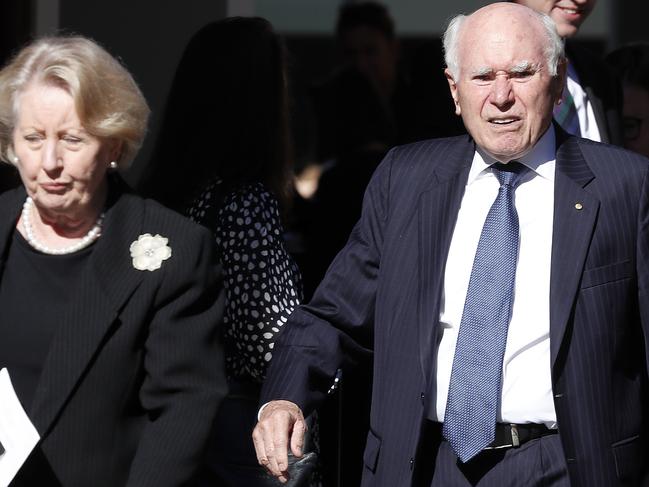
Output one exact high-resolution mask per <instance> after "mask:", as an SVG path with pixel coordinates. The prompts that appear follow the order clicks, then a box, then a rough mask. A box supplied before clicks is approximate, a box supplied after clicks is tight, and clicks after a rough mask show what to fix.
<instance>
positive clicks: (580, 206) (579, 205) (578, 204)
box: [575, 203, 584, 210]
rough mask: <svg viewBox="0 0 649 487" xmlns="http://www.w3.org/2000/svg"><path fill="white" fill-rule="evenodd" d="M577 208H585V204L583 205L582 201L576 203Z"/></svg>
mask: <svg viewBox="0 0 649 487" xmlns="http://www.w3.org/2000/svg"><path fill="white" fill-rule="evenodd" d="M575 208H576V209H577V210H582V209H583V208H584V205H582V204H581V203H575Z"/></svg>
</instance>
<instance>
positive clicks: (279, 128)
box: [143, 17, 302, 487]
mask: <svg viewBox="0 0 649 487" xmlns="http://www.w3.org/2000/svg"><path fill="white" fill-rule="evenodd" d="M287 98H288V92H287V85H286V62H285V51H284V45H283V42H282V40H281V38H280V36H279V35H277V34H276V33H275V32H274V30H273V28H272V26H271V24H270V23H269V22H268V21H266V20H265V19H262V18H242V17H234V18H228V19H225V20H221V21H217V22H212V23H210V24H207V25H206V26H205V27H203V28H202V29H201V30H200V31H199V32H197V33H196V34H195V35H194V36H193V38H192V39H191V40H190V42H189V44H188V45H187V47H186V49H185V51H184V53H183V56H182V59H181V61H180V63H179V65H178V69H177V71H176V75H175V78H174V81H173V84H172V87H171V91H170V93H169V98H168V101H167V106H166V111H165V114H164V120H163V123H162V128H161V131H160V135H159V137H158V140H157V146H156V149H155V151H154V157H153V159H152V161H151V164H150V167H149V173H148V176H147V177H146V178H145V179H144V181H143V185H144V189H145V192H146V193H147V194H150V195H151V196H153V197H154V198H156V199H158V200H159V201H161V202H162V203H163V204H165V205H168V206H170V207H172V208H174V209H177V210H178V211H181V212H182V213H184V214H186V215H188V216H189V217H190V218H191V219H192V220H194V221H196V222H198V223H200V224H201V225H204V226H206V227H207V228H209V229H210V230H211V232H212V234H213V236H214V241H215V243H216V247H217V250H218V258H219V260H220V262H221V263H222V265H223V273H224V277H225V282H224V284H225V291H226V308H225V316H224V334H225V347H226V355H225V357H226V370H227V377H228V383H229V386H230V393H229V394H228V396H227V397H226V398H225V400H224V402H223V405H222V406H221V408H220V410H219V412H218V415H217V418H216V421H215V423H214V426H213V429H212V430H213V434H212V441H211V443H210V446H209V448H208V451H207V455H206V457H205V461H204V464H203V469H202V471H201V472H200V475H199V478H198V485H205V486H213V485H226V486H244V485H245V486H247V487H248V486H249V487H255V486H261V485H268V483H267V482H269V481H272V479H269V478H268V476H267V475H266V474H265V472H264V471H263V469H261V468H260V467H259V466H258V465H257V461H256V457H255V453H254V449H253V447H252V445H251V443H250V441H249V439H250V435H251V434H252V429H253V427H254V424H255V422H256V415H257V403H258V399H259V392H260V389H261V384H262V382H263V380H264V377H265V374H266V369H267V367H268V363H269V362H270V360H271V358H272V355H273V345H274V342H275V339H276V338H277V335H278V333H279V332H280V330H281V328H282V326H283V325H284V323H285V322H286V320H287V318H288V316H289V315H290V314H291V312H292V311H293V308H294V307H295V306H296V305H297V304H298V303H299V302H300V300H301V295H302V290H301V280H300V273H299V270H298V268H297V266H296V265H295V263H294V262H293V259H292V258H291V257H290V256H289V255H288V253H287V252H286V249H285V246H284V242H283V226H282V216H281V215H282V212H281V210H282V208H284V209H286V206H287V205H286V203H287V199H288V197H289V194H290V183H291V144H290V134H289V129H288V109H287V104H288V100H287Z"/></svg>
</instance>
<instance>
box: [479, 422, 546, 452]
mask: <svg viewBox="0 0 649 487" xmlns="http://www.w3.org/2000/svg"><path fill="white" fill-rule="evenodd" d="M555 433H557V430H556V429H549V428H548V427H547V426H545V425H544V424H535V423H525V424H505V423H496V435H495V438H494V441H493V442H492V443H491V444H490V445H489V446H488V447H486V448H485V450H495V449H498V448H512V447H513V448H515V447H517V446H521V445H522V444H524V443H527V442H528V441H530V440H535V439H537V438H541V437H542V436H547V435H553V434H555Z"/></svg>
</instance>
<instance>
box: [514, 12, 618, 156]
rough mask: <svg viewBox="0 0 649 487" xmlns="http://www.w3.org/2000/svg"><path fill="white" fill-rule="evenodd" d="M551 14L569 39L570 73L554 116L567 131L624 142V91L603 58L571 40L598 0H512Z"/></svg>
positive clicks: (609, 142) (564, 36)
mask: <svg viewBox="0 0 649 487" xmlns="http://www.w3.org/2000/svg"><path fill="white" fill-rule="evenodd" d="M512 1H513V2H514V3H518V4H520V5H525V6H526V7H529V8H531V9H533V10H536V11H537V12H541V13H544V14H547V15H549V16H550V17H551V18H552V20H553V21H554V23H555V25H556V27H557V32H558V33H559V35H560V36H561V37H562V38H563V39H564V40H566V56H567V59H568V76H567V78H566V86H565V87H564V90H563V95H562V97H561V103H560V104H559V105H557V106H556V108H555V109H554V119H555V120H556V121H557V122H558V123H559V125H561V128H563V129H564V130H565V131H566V132H568V133H569V134H572V135H577V136H580V137H585V138H587V139H591V140H595V141H597V142H606V143H608V144H615V145H622V144H623V141H624V140H623V136H622V115H621V114H622V93H621V87H620V84H619V82H618V80H617V79H616V78H615V76H613V74H612V73H611V71H610V69H609V68H608V66H607V65H606V64H605V63H604V62H603V61H602V59H601V58H600V57H598V56H596V55H595V54H593V53H592V52H591V51H589V50H588V49H585V48H583V47H581V46H579V45H578V44H577V43H575V42H572V38H574V37H575V36H576V35H577V33H578V32H579V28H580V27H581V26H582V24H583V23H584V22H585V21H586V19H587V18H588V16H589V15H590V14H591V12H592V11H593V9H594V8H595V4H596V3H597V0H512Z"/></svg>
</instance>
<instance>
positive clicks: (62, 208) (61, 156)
mask: <svg viewBox="0 0 649 487" xmlns="http://www.w3.org/2000/svg"><path fill="white" fill-rule="evenodd" d="M17 102H18V103H17V108H16V109H17V113H16V125H15V129H14V133H13V147H14V152H15V154H16V156H17V158H18V160H17V161H16V162H15V163H16V166H17V167H18V170H19V172H20V177H21V179H22V182H23V184H24V186H25V189H26V190H27V194H28V195H29V196H31V197H32V198H33V200H34V203H35V204H36V206H37V208H38V209H39V211H40V212H41V213H42V212H45V213H46V214H50V215H51V216H53V217H56V216H67V217H69V218H83V217H84V216H85V215H86V214H88V215H92V214H94V213H96V212H97V211H98V210H100V209H101V206H103V201H104V198H105V194H106V177H105V176H106V171H107V169H108V165H109V163H110V160H111V156H113V155H114V154H112V153H111V152H115V151H111V149H110V148H109V147H107V146H106V144H102V143H101V141H100V140H99V139H98V138H97V137H94V136H92V135H90V134H89V133H88V132H86V131H85V129H84V128H83V125H82V124H81V121H80V120H79V116H78V114H77V111H76V108H75V106H74V100H73V98H72V96H71V95H70V94H69V93H68V92H67V91H66V90H64V89H63V88H59V87H57V86H52V85H47V84H42V83H32V84H30V85H28V86H27V88H26V89H25V90H24V91H23V92H22V93H20V94H19V95H18V100H17Z"/></svg>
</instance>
